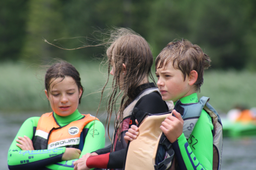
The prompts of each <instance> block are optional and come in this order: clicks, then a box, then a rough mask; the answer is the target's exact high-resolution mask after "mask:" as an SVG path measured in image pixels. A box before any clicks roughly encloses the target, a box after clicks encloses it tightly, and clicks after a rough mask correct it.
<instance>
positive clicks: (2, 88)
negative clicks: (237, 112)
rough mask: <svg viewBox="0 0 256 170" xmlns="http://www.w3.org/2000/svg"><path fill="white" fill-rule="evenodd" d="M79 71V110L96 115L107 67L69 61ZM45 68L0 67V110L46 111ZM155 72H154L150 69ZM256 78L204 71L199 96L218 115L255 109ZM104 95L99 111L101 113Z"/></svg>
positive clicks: (255, 76)
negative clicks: (237, 109)
mask: <svg viewBox="0 0 256 170" xmlns="http://www.w3.org/2000/svg"><path fill="white" fill-rule="evenodd" d="M71 63H72V64H73V65H74V66H75V67H76V68H77V70H78V71H79V72H80V76H81V79H82V84H83V86H84V95H83V98H82V103H81V104H80V106H79V109H80V110H81V111H86V112H95V111H96V109H97V107H98V104H99V101H100V92H101V88H102V87H103V85H104V83H105V81H106V79H107V68H106V67H105V66H104V65H100V63H99V62H96V61H88V62H85V61H82V62H77V61H76V62H71ZM45 71H46V68H44V67H41V66H38V65H33V64H25V63H1V64H0V78H1V82H0V111H5V112H6V113H7V112H16V111H21V110H22V111H29V112H30V111H44V112H45V111H49V110H50V106H49V104H48V101H47V99H46V97H45V94H44V73H45ZM152 71H153V72H154V70H152ZM255 84H256V75H255V73H252V72H248V71H241V72H238V71H214V70H211V69H210V70H207V71H206V72H205V74H204V84H203V86H202V87H201V92H200V93H199V97H201V96H208V97H210V104H211V105H212V106H214V108H215V109H216V110H218V111H219V112H220V113H226V112H227V111H228V110H230V109H232V108H233V107H234V105H236V104H243V105H245V106H247V107H249V108H251V107H256V102H255V101H256V99H255V97H256V88H255ZM110 86H111V82H110V83H109V85H108V87H107V90H106V93H105V95H104V98H103V103H102V106H101V112H102V111H104V108H105V107H104V106H105V103H106V96H107V94H108V89H109V87H110Z"/></svg>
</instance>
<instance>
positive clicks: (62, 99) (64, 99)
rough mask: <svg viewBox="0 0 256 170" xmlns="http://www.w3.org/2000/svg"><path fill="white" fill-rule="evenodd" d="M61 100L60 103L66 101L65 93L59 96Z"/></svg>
mask: <svg viewBox="0 0 256 170" xmlns="http://www.w3.org/2000/svg"><path fill="white" fill-rule="evenodd" d="M61 102H62V103H66V102H68V98H67V96H66V95H62V96H61Z"/></svg>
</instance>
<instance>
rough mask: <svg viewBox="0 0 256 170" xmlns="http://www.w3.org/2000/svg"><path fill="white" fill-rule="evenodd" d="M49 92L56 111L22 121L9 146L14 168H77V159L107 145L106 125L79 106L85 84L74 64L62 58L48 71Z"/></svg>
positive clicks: (51, 103)
mask: <svg viewBox="0 0 256 170" xmlns="http://www.w3.org/2000/svg"><path fill="white" fill-rule="evenodd" d="M45 94H46V97H47V99H48V100H49V103H50V105H51V109H52V111H49V112H48V113H45V114H43V115H42V116H41V117H36V116H35V117H30V118H28V119H27V120H26V121H25V122H24V123H23V124H22V126H21V127H20V129H19V131H18V133H17V135H16V137H15V138H14V140H13V142H12V144H11V146H10V148H9V152H8V167H9V169H10V170H15V169H19V170H28V169H61V170H73V169H74V165H73V162H74V161H75V160H77V159H78V158H80V157H82V156H83V155H85V154H86V153H90V152H92V151H94V150H97V149H100V148H103V147H104V145H105V130H104V126H103V124H102V123H101V122H100V121H99V120H98V119H97V118H96V117H94V116H92V115H90V114H81V113H80V112H79V110H78V109H77V107H78V105H79V104H80V101H81V98H82V94H83V86H82V84H81V79H80V74H79V72H78V71H77V70H76V68H75V67H74V66H73V65H71V64H70V63H67V62H65V61H59V62H57V63H55V64H53V65H52V66H51V67H50V68H49V69H48V70H47V71H46V74H45Z"/></svg>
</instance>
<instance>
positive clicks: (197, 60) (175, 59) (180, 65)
mask: <svg viewBox="0 0 256 170" xmlns="http://www.w3.org/2000/svg"><path fill="white" fill-rule="evenodd" d="M169 62H172V64H173V67H174V68H176V69H179V70H180V71H181V72H182V73H183V77H184V80H185V79H186V76H188V75H189V73H190V72H191V71H192V70H195V71H196V72H197V73H198V78H197V81H196V82H195V84H194V85H195V87H196V90H198V91H199V90H200V87H201V86H202V84H203V81H204V77H203V74H204V70H205V69H207V68H209V67H210V62H211V59H210V57H209V56H208V55H207V54H205V53H204V52H203V50H202V49H201V48H200V47H199V46H198V45H196V44H192V43H191V42H190V41H188V40H184V39H182V40H177V41H173V42H170V43H169V44H167V46H166V47H165V48H164V49H163V50H162V51H161V52H160V53H159V54H158V56H157V58H156V62H155V66H156V69H159V68H164V67H165V66H166V65H167V64H168V63H169Z"/></svg>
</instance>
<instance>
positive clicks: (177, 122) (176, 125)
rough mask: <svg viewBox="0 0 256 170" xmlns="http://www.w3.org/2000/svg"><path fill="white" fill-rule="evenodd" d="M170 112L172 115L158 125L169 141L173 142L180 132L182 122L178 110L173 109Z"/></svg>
mask: <svg viewBox="0 0 256 170" xmlns="http://www.w3.org/2000/svg"><path fill="white" fill-rule="evenodd" d="M172 114H173V115H174V116H173V115H170V116H168V117H167V118H166V119H165V120H164V121H163V122H162V125H161V126H160V129H161V130H162V131H163V133H164V134H165V136H166V137H167V139H168V140H169V141H170V142H171V143H173V142H175V141H176V140H177V138H178V137H179V136H180V135H181V134H182V132H183V123H184V121H183V119H182V117H181V115H180V113H179V112H177V111H176V110H173V111H172Z"/></svg>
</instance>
